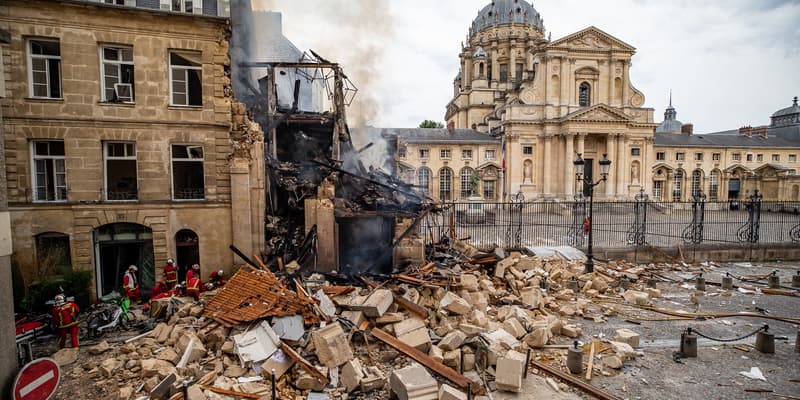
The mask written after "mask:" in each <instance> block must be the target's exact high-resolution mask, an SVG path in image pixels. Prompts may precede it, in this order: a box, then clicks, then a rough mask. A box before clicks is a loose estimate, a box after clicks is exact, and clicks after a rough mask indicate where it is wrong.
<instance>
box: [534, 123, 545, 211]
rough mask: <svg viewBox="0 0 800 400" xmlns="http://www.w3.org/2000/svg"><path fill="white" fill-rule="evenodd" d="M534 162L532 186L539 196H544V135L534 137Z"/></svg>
mask: <svg viewBox="0 0 800 400" xmlns="http://www.w3.org/2000/svg"><path fill="white" fill-rule="evenodd" d="M534 157H535V159H534V162H535V164H536V180H534V184H535V185H536V187H537V189H538V190H537V191H538V192H539V194H541V195H542V196H544V176H545V165H546V164H545V161H544V133H542V134H540V135H539V136H537V137H536V153H535V154H534Z"/></svg>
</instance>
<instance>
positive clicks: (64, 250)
mask: <svg viewBox="0 0 800 400" xmlns="http://www.w3.org/2000/svg"><path fill="white" fill-rule="evenodd" d="M36 262H37V264H38V267H39V271H40V272H44V273H45V274H46V275H63V274H65V273H67V272H71V271H72V256H71V254H70V248H69V236H67V235H65V234H63V233H56V232H47V233H41V234H39V235H36Z"/></svg>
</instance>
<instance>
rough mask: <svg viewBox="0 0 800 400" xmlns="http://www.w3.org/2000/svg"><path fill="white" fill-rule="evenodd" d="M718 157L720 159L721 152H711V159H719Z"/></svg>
mask: <svg viewBox="0 0 800 400" xmlns="http://www.w3.org/2000/svg"><path fill="white" fill-rule="evenodd" d="M720 159H722V154H720V153H711V161H719V160H720Z"/></svg>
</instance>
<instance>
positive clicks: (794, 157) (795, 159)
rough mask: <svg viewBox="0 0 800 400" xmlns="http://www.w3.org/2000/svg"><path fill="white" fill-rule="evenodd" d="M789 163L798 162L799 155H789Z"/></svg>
mask: <svg viewBox="0 0 800 400" xmlns="http://www.w3.org/2000/svg"><path fill="white" fill-rule="evenodd" d="M789 162H797V154H789Z"/></svg>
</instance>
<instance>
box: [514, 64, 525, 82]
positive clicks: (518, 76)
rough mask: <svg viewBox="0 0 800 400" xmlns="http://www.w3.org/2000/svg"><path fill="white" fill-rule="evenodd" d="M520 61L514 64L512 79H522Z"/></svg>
mask: <svg viewBox="0 0 800 400" xmlns="http://www.w3.org/2000/svg"><path fill="white" fill-rule="evenodd" d="M522 68H523V66H522V63H517V64H516V65H515V66H514V80H515V81H517V82H519V81H521V80H522Z"/></svg>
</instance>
